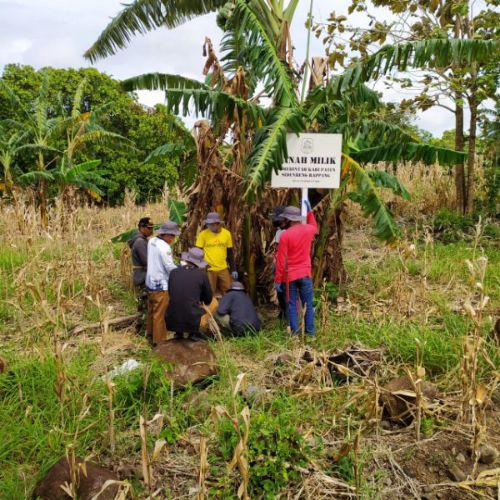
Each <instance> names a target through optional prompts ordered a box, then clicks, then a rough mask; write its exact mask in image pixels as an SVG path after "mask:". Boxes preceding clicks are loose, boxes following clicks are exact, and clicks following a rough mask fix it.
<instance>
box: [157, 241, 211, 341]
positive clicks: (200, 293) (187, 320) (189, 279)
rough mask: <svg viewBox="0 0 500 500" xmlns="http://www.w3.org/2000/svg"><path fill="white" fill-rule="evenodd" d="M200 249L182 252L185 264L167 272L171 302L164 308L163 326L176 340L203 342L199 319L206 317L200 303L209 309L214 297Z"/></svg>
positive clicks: (194, 248)
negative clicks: (164, 323) (168, 274)
mask: <svg viewBox="0 0 500 500" xmlns="http://www.w3.org/2000/svg"><path fill="white" fill-rule="evenodd" d="M203 257H204V252H203V250H201V249H200V248H196V247H193V248H190V249H189V251H188V252H183V253H182V256H181V259H182V261H184V264H182V265H181V266H180V267H178V268H177V269H174V270H173V271H172V272H171V273H170V277H169V282H168V289H169V294H170V302H169V304H168V308H167V314H166V318H165V319H166V324H167V327H168V329H169V330H170V331H172V332H175V337H176V338H178V339H179V338H183V336H184V333H188V334H189V338H190V339H191V340H203V339H205V337H204V335H202V334H201V333H200V322H201V317H202V316H203V315H204V314H205V311H204V309H203V307H202V304H205V305H206V306H208V305H209V304H210V303H211V302H212V298H213V294H212V288H211V286H210V282H209V280H208V275H207V273H206V271H205V268H206V267H207V265H208V264H207V262H206V261H205V260H204V258H203Z"/></svg>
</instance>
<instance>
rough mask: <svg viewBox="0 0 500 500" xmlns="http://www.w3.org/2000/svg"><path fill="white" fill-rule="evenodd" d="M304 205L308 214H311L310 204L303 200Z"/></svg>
mask: <svg viewBox="0 0 500 500" xmlns="http://www.w3.org/2000/svg"><path fill="white" fill-rule="evenodd" d="M304 205H305V207H306V208H307V211H308V212H312V208H311V204H310V203H309V200H304Z"/></svg>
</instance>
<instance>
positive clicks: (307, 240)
mask: <svg viewBox="0 0 500 500" xmlns="http://www.w3.org/2000/svg"><path fill="white" fill-rule="evenodd" d="M306 206H307V222H306V224H302V222H303V217H302V215H301V211H300V208H297V207H291V206H290V207H286V208H285V210H283V212H282V213H281V217H283V219H284V220H286V221H287V225H288V229H286V231H284V232H283V233H282V234H281V237H280V241H279V243H278V252H277V255H276V274H275V276H274V282H275V287H276V289H277V290H280V291H282V292H284V293H285V296H286V300H287V303H288V321H289V324H290V329H291V331H292V333H294V334H298V333H299V332H300V325H299V320H298V311H297V309H298V308H297V302H298V300H299V298H300V301H301V302H302V304H303V305H304V306H305V307H306V314H305V332H306V334H307V335H310V336H313V335H314V334H315V329H314V311H313V284H312V278H311V276H312V275H311V245H312V241H313V239H314V236H315V235H316V234H317V232H318V225H317V224H316V220H315V219H314V215H313V213H312V210H311V205H310V204H309V202H306Z"/></svg>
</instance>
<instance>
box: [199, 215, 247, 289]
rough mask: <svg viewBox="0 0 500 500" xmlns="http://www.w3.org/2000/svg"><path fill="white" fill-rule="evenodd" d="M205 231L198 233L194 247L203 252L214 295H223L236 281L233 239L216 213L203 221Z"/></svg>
mask: <svg viewBox="0 0 500 500" xmlns="http://www.w3.org/2000/svg"><path fill="white" fill-rule="evenodd" d="M205 224H206V226H207V228H206V229H204V230H203V231H201V232H200V234H199V235H198V238H197V239H196V243H195V245H196V246H197V247H198V248H201V249H202V250H203V251H204V252H205V260H206V261H207V262H208V279H209V280H210V285H211V286H212V292H213V293H214V294H216V293H217V291H219V292H220V293H221V294H222V295H224V294H225V293H226V292H227V291H228V290H229V287H230V286H231V282H232V281H233V279H235V280H237V279H238V273H237V272H236V266H235V263H234V253H233V238H232V236H231V233H230V232H229V231H228V230H227V229H225V228H223V227H222V220H221V218H220V215H219V214H218V213H217V212H210V213H209V214H208V215H207V219H206V220H205Z"/></svg>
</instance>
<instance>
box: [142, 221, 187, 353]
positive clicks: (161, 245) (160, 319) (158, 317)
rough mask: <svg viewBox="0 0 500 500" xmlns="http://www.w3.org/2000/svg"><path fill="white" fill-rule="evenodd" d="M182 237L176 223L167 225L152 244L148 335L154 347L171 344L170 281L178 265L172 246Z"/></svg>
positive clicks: (147, 279) (150, 250)
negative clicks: (168, 321) (168, 324)
mask: <svg viewBox="0 0 500 500" xmlns="http://www.w3.org/2000/svg"><path fill="white" fill-rule="evenodd" d="M179 234H180V231H179V226H178V225H177V224H176V223H175V222H172V221H168V222H165V224H163V225H162V226H161V227H160V229H159V230H158V234H157V235H156V236H155V237H154V238H151V239H150V240H149V242H148V267H147V273H146V290H147V292H148V318H147V326H146V331H147V335H148V337H149V340H150V341H151V342H152V344H153V345H157V344H159V343H160V342H164V341H165V340H167V327H166V326H165V311H166V310H167V307H168V300H169V296H168V278H169V275H170V271H172V270H173V269H175V268H176V267H177V266H176V265H175V264H174V260H173V256H172V248H171V246H170V245H172V243H173V242H174V240H175V237H176V236H178V235H179Z"/></svg>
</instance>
